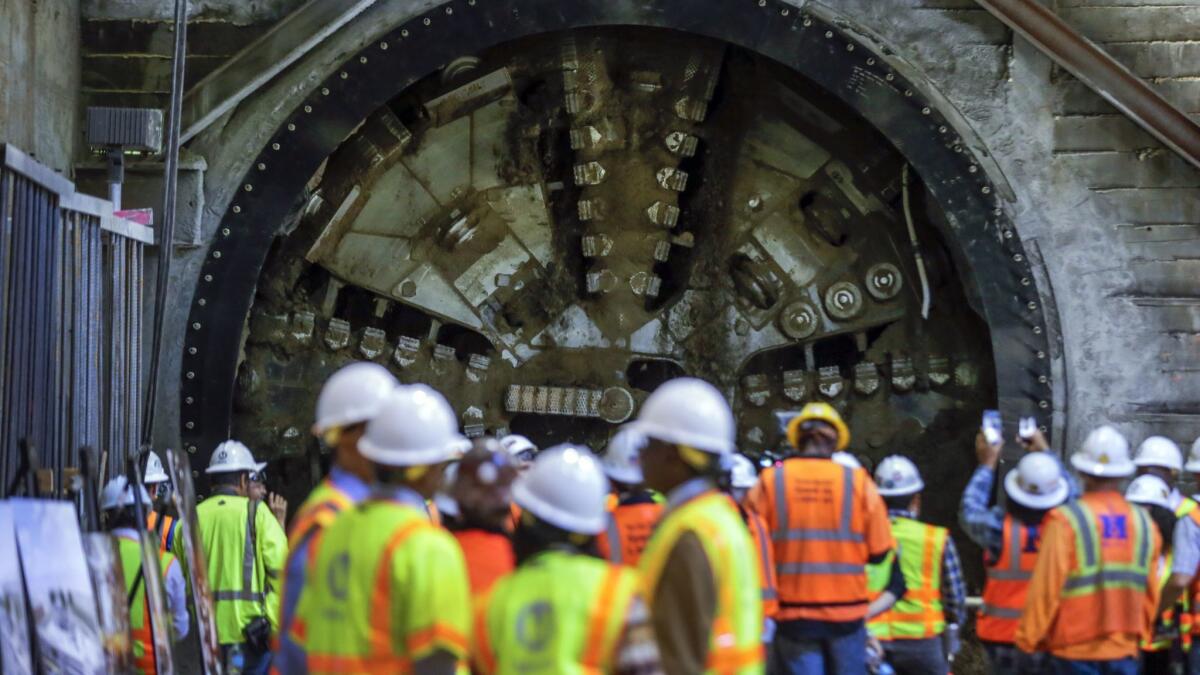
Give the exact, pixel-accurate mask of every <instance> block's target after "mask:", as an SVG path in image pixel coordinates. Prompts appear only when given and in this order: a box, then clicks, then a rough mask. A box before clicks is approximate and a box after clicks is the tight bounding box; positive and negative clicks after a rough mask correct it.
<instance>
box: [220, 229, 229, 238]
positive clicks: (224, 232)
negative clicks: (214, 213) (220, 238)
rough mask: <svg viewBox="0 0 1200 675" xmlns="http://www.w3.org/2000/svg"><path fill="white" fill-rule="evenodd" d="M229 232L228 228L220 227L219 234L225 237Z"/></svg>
mask: <svg viewBox="0 0 1200 675" xmlns="http://www.w3.org/2000/svg"><path fill="white" fill-rule="evenodd" d="M229 232H230V230H229V228H228V227H222V228H221V234H223V235H225V236H226V237H228V236H229Z"/></svg>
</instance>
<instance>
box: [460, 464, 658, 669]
mask: <svg viewBox="0 0 1200 675" xmlns="http://www.w3.org/2000/svg"><path fill="white" fill-rule="evenodd" d="M607 493H608V485H607V481H606V480H605V478H604V474H603V473H602V471H601V469H600V464H599V462H598V461H597V460H596V459H595V457H593V456H592V453H591V452H589V451H588V450H587V449H586V448H582V447H577V446H570V445H560V446H557V447H553V448H549V449H547V450H546V451H545V452H543V453H541V454H540V455H538V457H537V460H536V461H534V463H533V466H532V467H530V469H529V471H528V472H527V473H525V474H524V475H523V476H522V477H521V478H520V480H518V481H517V483H516V485H515V486H514V487H513V497H514V498H515V500H516V502H517V504H519V505H520V506H521V510H522V516H521V523H520V524H519V525H518V526H517V530H516V532H515V534H514V537H515V541H516V548H517V555H518V560H519V566H518V567H517V569H516V571H515V572H514V573H512V574H511V575H509V576H507V577H505V578H504V579H503V580H501V581H500V582H499V583H497V584H496V586H495V587H494V588H493V590H492V592H491V593H490V594H489V595H488V596H487V597H486V598H484V599H483V601H482V602H480V603H478V605H477V606H476V619H475V626H476V630H475V635H474V642H473V649H472V656H473V661H474V664H475V671H476V672H478V673H483V674H493V673H495V674H501V675H507V674H517V673H520V674H530V673H545V674H546V675H552V674H555V673H630V674H633V673H657V672H660V669H659V662H658V652H657V650H656V649H655V645H654V633H653V630H652V629H651V627H650V625H649V620H650V618H649V615H648V613H647V611H646V604H645V601H644V600H643V598H642V591H641V587H640V582H639V579H638V575H637V572H636V571H634V570H633V569H632V568H630V567H626V566H622V565H613V564H610V563H607V562H605V561H603V560H598V559H596V558H595V557H593V556H591V555H589V554H588V551H589V550H590V549H591V548H592V541H593V539H594V538H595V536H596V535H597V534H599V533H600V532H602V531H603V530H604V527H605V521H606V513H605V510H604V497H605V495H606V494H607Z"/></svg>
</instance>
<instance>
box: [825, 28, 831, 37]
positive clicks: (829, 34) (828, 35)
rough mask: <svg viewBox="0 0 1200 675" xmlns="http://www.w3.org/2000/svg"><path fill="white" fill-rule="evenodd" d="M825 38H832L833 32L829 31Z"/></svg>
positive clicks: (826, 32)
mask: <svg viewBox="0 0 1200 675" xmlns="http://www.w3.org/2000/svg"><path fill="white" fill-rule="evenodd" d="M825 37H826V38H831V37H833V31H831V30H827V31H825Z"/></svg>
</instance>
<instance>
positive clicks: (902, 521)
mask: <svg viewBox="0 0 1200 675" xmlns="http://www.w3.org/2000/svg"><path fill="white" fill-rule="evenodd" d="M891 520H892V536H894V537H895V538H896V545H897V548H898V549H899V551H900V571H901V572H902V573H903V574H904V583H905V585H906V586H907V590H906V591H905V592H904V597H903V598H901V599H900V600H899V601H897V602H896V604H895V605H893V606H892V608H891V609H889V610H888V611H886V612H884V613H882V614H880V615H879V616H877V617H875V618H874V619H871V620H870V621H868V622H867V629H868V630H870V631H871V635H874V636H875V637H876V638H878V639H880V640H922V639H926V638H931V637H934V636H937V635H941V634H942V631H944V630H946V615H945V614H944V613H943V611H942V557H943V554H944V553H945V551H946V539H947V537H948V536H949V532H948V531H947V530H946V528H944V527H937V526H935V525H928V524H926V523H922V522H921V521H919V520H912V519H911V518H903V517H893V518H892V519H891ZM893 555H894V554H892V553H889V554H888V558H887V559H886V560H884V561H883V562H882V563H880V564H879V565H873V566H871V568H872V569H870V570H868V578H869V587H870V588H871V589H872V595H873V596H876V595H878V594H879V593H880V592H881V591H882V590H883V588H884V587H886V585H887V578H888V573H889V572H890V571H891V569H892V561H893V560H894V558H893V557H892V556H893ZM880 580H882V582H883V583H880Z"/></svg>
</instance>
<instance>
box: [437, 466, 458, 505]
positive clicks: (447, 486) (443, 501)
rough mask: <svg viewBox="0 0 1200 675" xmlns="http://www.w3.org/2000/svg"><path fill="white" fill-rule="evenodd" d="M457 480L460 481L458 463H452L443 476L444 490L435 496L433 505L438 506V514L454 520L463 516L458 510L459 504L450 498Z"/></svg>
mask: <svg viewBox="0 0 1200 675" xmlns="http://www.w3.org/2000/svg"><path fill="white" fill-rule="evenodd" d="M456 480H458V462H451V463H450V465H449V466H447V467H446V471H445V472H444V473H443V474H442V488H441V489H440V490H438V491H437V493H436V494H434V495H433V504H434V506H437V509H438V512H440V513H444V514H445V515H447V516H450V517H452V518H457V517H459V516H460V515H462V514H461V512H460V511H459V509H458V502H457V501H455V500H454V497H451V496H450V490H451V488H453V487H454V481H456Z"/></svg>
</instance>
